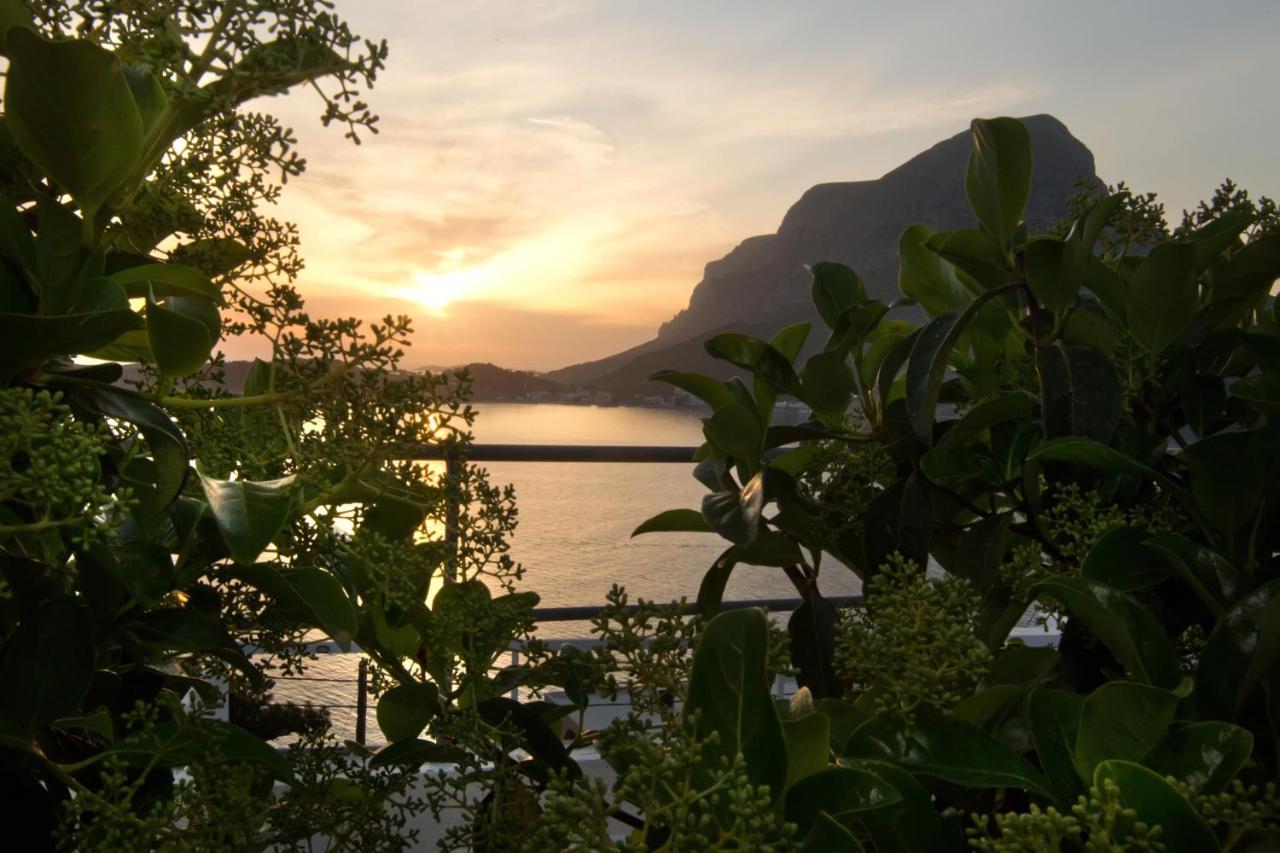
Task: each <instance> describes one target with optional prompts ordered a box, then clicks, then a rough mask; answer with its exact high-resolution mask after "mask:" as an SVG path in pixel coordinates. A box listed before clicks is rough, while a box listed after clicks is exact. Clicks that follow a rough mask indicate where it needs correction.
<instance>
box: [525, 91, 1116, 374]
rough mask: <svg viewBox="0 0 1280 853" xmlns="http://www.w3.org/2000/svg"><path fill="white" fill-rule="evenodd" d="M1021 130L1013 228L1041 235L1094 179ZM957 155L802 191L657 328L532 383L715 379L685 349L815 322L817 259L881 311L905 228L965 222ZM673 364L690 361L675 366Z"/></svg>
mask: <svg viewBox="0 0 1280 853" xmlns="http://www.w3.org/2000/svg"><path fill="white" fill-rule="evenodd" d="M1021 121H1022V122H1023V123H1024V124H1025V125H1026V126H1027V130H1028V131H1029V133H1030V136H1031V148H1032V157H1033V159H1034V161H1035V163H1036V168H1035V172H1034V173H1033V181H1032V188H1031V197H1030V200H1029V201H1028V204H1027V210H1026V216H1025V218H1026V221H1027V224H1028V226H1029V227H1030V228H1031V229H1032V231H1033V232H1035V231H1043V230H1045V229H1047V228H1048V227H1050V226H1051V225H1052V224H1053V223H1054V222H1056V221H1057V220H1058V219H1060V218H1062V217H1063V216H1064V215H1065V214H1066V204H1065V202H1066V199H1067V197H1068V196H1069V195H1070V194H1071V193H1072V192H1073V191H1074V190H1075V189H1076V187H1077V181H1078V180H1080V179H1091V180H1093V181H1097V180H1098V176H1097V174H1096V171H1095V165H1094V159H1093V153H1092V152H1091V151H1090V150H1089V149H1088V148H1087V147H1086V146H1085V145H1084V143H1083V142H1081V141H1080V140H1079V139H1077V138H1076V137H1075V136H1073V135H1072V134H1071V131H1070V130H1069V129H1068V128H1067V126H1066V125H1065V124H1064V123H1063V122H1061V121H1060V120H1059V119H1057V118H1055V117H1054V116H1051V115H1047V114H1040V115H1033V116H1027V117H1024V118H1022V119H1021ZM969 149H970V139H969V132H968V131H967V130H966V131H962V132H960V133H957V134H955V135H953V136H951V137H948V138H947V139H944V140H942V141H940V142H938V143H936V144H935V145H933V146H931V147H929V148H927V149H925V150H924V151H922V152H920V153H919V154H916V155H915V156H914V157H911V158H910V159H909V160H907V161H906V162H904V163H902V164H901V165H899V166H896V167H895V168H893V169H891V170H890V171H888V172H886V173H885V174H884V175H882V176H881V177H879V178H877V179H875V180H862V181H840V182H830V183H822V184H817V185H815V186H813V187H810V188H809V189H808V190H806V191H805V192H804V193H803V194H802V195H801V196H800V198H799V199H798V200H797V201H796V202H795V203H794V204H793V205H791V207H790V208H789V209H788V210H787V212H786V214H785V215H784V216H783V218H782V221H781V223H780V224H779V226H778V230H777V231H776V232H775V233H773V234H761V235H756V236H753V237H748V238H746V239H745V240H743V241H742V242H740V243H739V244H738V245H737V246H735V247H734V248H733V249H731V250H730V251H729V252H728V253H726V254H725V255H724V256H723V257H721V258H719V259H717V260H713V261H711V262H709V263H708V264H707V265H706V267H705V270H704V273H703V277H702V279H701V280H700V281H699V282H698V283H697V284H696V285H695V286H694V288H693V291H692V292H691V293H690V296H689V304H688V305H687V306H686V307H685V308H683V309H681V310H680V311H678V312H677V313H676V314H675V316H673V317H672V318H671V319H670V320H668V321H666V322H665V323H663V324H662V325H661V326H659V328H658V331H657V333H656V335H655V336H654V338H653V339H651V340H649V341H646V342H645V343H642V344H639V345H638V346H635V347H631V348H629V349H627V350H623V351H622V352H620V353H615V354H614V355H611V356H607V357H605V358H602V359H595V360H592V361H588V362H582V363H580V364H574V365H569V366H566V367H563V368H560V369H558V370H552V371H548V372H547V373H545V374H543V375H544V377H545V378H546V379H550V380H552V381H556V382H561V383H564V384H567V385H582V384H591V385H596V386H602V387H609V388H610V389H611V390H617V391H620V390H621V388H622V386H625V385H628V384H631V383H633V382H634V381H635V375H634V374H635V371H634V370H629V369H628V365H631V364H635V363H637V362H640V361H643V362H644V363H647V364H659V363H660V367H667V368H679V369H681V370H698V371H702V372H711V373H715V374H719V373H722V372H724V368H723V367H722V366H721V365H717V363H716V362H714V360H712V359H711V358H710V357H709V356H707V355H706V354H705V353H704V352H702V351H701V348H700V346H699V347H697V348H696V352H694V351H691V348H690V347H689V344H690V343H691V342H698V343H699V344H700V342H701V340H702V339H704V338H705V337H707V336H708V334H709V333H711V332H714V331H719V330H722V329H726V328H729V327H733V328H735V329H736V330H739V331H747V328H746V327H752V328H755V329H758V330H759V329H768V330H777V329H779V328H782V327H783V326H785V325H787V324H789V323H795V322H801V321H805V320H809V321H814V320H816V315H815V314H814V312H813V309H812V305H811V302H810V298H809V285H810V282H811V277H810V275H809V273H808V271H807V269H806V266H807V265H812V264H816V263H819V262H822V261H836V262H839V263H844V264H847V265H849V266H851V267H853V269H854V270H856V271H857V272H858V274H859V276H861V277H862V280H863V282H864V283H865V284H866V286H867V292H868V294H869V295H870V296H872V297H874V298H877V299H880V300H881V301H883V302H886V303H891V302H893V301H894V300H895V299H897V298H898V297H899V296H900V295H901V293H900V291H899V290H898V286H897V274H898V241H899V239H900V237H901V235H902V232H903V231H904V230H905V229H906V228H907V226H909V225H911V224H913V223H916V222H925V223H927V224H929V225H930V226H931V227H934V228H938V229H950V228H961V227H967V226H970V225H972V224H973V215H972V213H971V211H970V210H969V206H968V202H967V200H966V198H965V194H964V170H965V164H966V163H967V161H968V157H969ZM917 316H918V315H917ZM763 336H765V337H767V336H768V335H767V334H763ZM664 350H673V352H672V353H671V356H672V357H673V358H672V360H670V361H667V362H664V361H663V359H662V358H661V357H656V358H655V356H654V354H655V353H658V352H661V351H664ZM677 351H678V352H677ZM677 355H679V356H680V357H681V358H686V357H688V356H692V357H693V359H694V360H693V361H688V360H675V358H674V357H675V356H677ZM660 367H655V368H654V369H655V370H656V369H660ZM717 368H719V369H717ZM730 371H731V372H732V369H731V368H730ZM650 372H652V371H650ZM646 378H647V377H646ZM657 388H658V386H657V385H656V384H655V383H647V382H643V381H642V382H641V383H640V386H639V387H636V388H635V389H634V393H656V390H657Z"/></svg>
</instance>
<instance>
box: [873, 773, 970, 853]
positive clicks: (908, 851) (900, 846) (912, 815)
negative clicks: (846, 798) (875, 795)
mask: <svg viewBox="0 0 1280 853" xmlns="http://www.w3.org/2000/svg"><path fill="white" fill-rule="evenodd" d="M853 766H854V767H855V768H856V769H859V770H866V771H868V772H870V773H872V774H873V775H875V776H876V777H878V778H880V779H881V780H883V781H885V782H887V783H888V784H890V785H892V786H893V787H894V789H895V790H897V792H898V796H899V797H901V798H902V799H901V800H899V801H898V802H897V803H894V804H893V805H891V806H888V807H886V808H879V809H873V810H870V811H864V812H860V813H859V814H858V815H857V818H858V822H859V823H861V824H862V827H863V829H865V830H866V832H867V834H868V835H869V836H870V837H871V840H872V842H873V844H874V849H875V850H878V851H880V853H916V851H920V850H945V849H948V844H947V841H948V839H947V838H946V834H945V833H944V831H943V826H942V821H941V820H940V819H939V817H938V810H937V808H936V806H935V805H934V802H933V795H932V794H930V793H929V790H928V789H927V788H925V786H924V785H921V784H920V783H919V782H918V781H917V780H916V778H915V777H914V776H912V775H911V774H910V773H908V772H907V771H906V770H904V769H902V768H901V767H898V766H897V765H895V764H890V763H888V762H884V761H869V760H865V759H863V760H859V761H857V762H855V763H854V764H853Z"/></svg>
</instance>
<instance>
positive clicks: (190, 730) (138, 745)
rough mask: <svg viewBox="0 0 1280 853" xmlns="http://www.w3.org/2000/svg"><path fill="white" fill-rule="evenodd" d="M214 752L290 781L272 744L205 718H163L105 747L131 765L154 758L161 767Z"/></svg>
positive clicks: (289, 773)
mask: <svg viewBox="0 0 1280 853" xmlns="http://www.w3.org/2000/svg"><path fill="white" fill-rule="evenodd" d="M210 750H212V752H213V754H214V755H215V756H217V757H218V758H221V759H223V760H225V761H227V762H228V763H230V764H232V765H235V764H237V763H242V762H249V763H252V764H258V765H261V766H262V767H264V768H266V769H267V770H269V771H270V772H271V774H272V775H273V776H274V777H275V778H276V779H279V780H280V781H282V782H292V781H293V766H292V765H291V764H290V763H289V760H288V759H287V758H286V757H285V756H284V755H283V754H282V753H280V752H278V751H277V750H276V749H275V747H273V746H271V745H269V744H267V743H264V742H263V741H262V740H261V739H259V738H257V737H255V736H254V735H252V734H250V733H249V732H247V731H245V730H244V729H242V728H240V727H239V726H235V725H232V724H230V723H224V722H220V721H218V720H204V721H202V723H201V725H200V727H199V728H196V727H194V726H179V725H177V724H175V723H173V722H162V723H160V724H158V725H157V726H156V727H155V728H154V729H153V730H148V731H143V732H139V733H138V734H136V735H133V736H131V737H128V738H125V739H123V740H120V741H117V742H116V743H115V744H114V745H112V746H111V747H109V748H108V749H107V750H105V752H106V754H107V755H109V756H114V757H117V758H120V759H123V760H125V761H128V762H129V763H131V764H134V765H147V764H150V763H152V762H154V763H155V764H156V765H157V766H160V767H169V768H172V767H184V766H187V765H189V764H191V763H192V762H194V761H197V760H199V759H201V758H202V757H206V756H207V754H208V752H209V751H210Z"/></svg>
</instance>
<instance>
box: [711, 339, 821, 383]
mask: <svg viewBox="0 0 1280 853" xmlns="http://www.w3.org/2000/svg"><path fill="white" fill-rule="evenodd" d="M704 347H705V348H706V350H707V352H708V353H709V354H710V355H711V356H712V357H713V358H718V359H721V360H722V361H727V362H729V363H730V364H736V365H737V366H738V367H741V368H745V369H746V370H750V371H751V372H752V373H754V374H756V375H757V376H759V377H761V378H762V379H764V380H765V381H766V382H768V383H769V385H770V386H771V387H773V388H775V389H776V390H778V391H781V392H783V393H785V394H792V395H795V394H798V393H799V391H800V380H799V378H798V377H797V376H796V372H795V368H794V367H792V366H791V360H790V359H788V358H787V357H786V356H785V355H783V354H782V353H781V352H779V351H778V350H776V349H774V347H773V346H772V345H770V344H768V343H766V342H764V341H762V340H760V339H759V338H753V337H751V336H749V335H740V334H737V333H735V332H725V333H723V334H719V335H716V336H715V337H713V338H711V339H710V340H708V341H707V342H706V343H705V344H704Z"/></svg>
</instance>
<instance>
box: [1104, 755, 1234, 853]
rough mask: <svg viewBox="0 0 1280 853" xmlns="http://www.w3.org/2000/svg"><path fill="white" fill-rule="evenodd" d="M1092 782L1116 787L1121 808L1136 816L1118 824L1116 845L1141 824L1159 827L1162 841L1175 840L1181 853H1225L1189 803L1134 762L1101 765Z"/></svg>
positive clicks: (1114, 831)
mask: <svg viewBox="0 0 1280 853" xmlns="http://www.w3.org/2000/svg"><path fill="white" fill-rule="evenodd" d="M1092 782H1093V784H1094V786H1096V787H1098V788H1102V787H1103V785H1104V784H1105V783H1107V782H1113V783H1115V787H1116V790H1117V791H1118V796H1119V799H1120V805H1121V807H1122V808H1125V809H1132V810H1133V812H1134V815H1133V817H1132V818H1123V817H1122V818H1121V819H1120V820H1118V821H1116V825H1115V828H1114V829H1113V830H1112V833H1111V834H1112V839H1113V840H1114V841H1117V842H1124V841H1126V840H1127V839H1128V838H1129V834H1130V831H1131V827H1132V826H1133V823H1134V821H1140V822H1142V823H1145V824H1146V825H1147V826H1158V827H1160V829H1161V834H1160V837H1161V838H1165V839H1169V840H1171V841H1174V840H1175V839H1176V841H1174V843H1175V844H1176V845H1177V849H1179V850H1196V851H1205V853H1211V851H1215V850H1221V849H1222V847H1221V845H1219V844H1218V838H1217V836H1216V835H1214V833H1213V830H1211V829H1210V828H1209V825H1208V824H1206V823H1205V822H1204V818H1202V817H1200V815H1199V813H1197V812H1196V809H1195V807H1194V806H1192V805H1191V803H1190V801H1188V800H1187V798H1186V797H1185V796H1183V795H1182V793H1181V792H1179V791H1178V790H1177V789H1176V788H1174V787H1173V786H1172V785H1170V784H1169V783H1168V782H1166V781H1165V780H1164V779H1162V778H1161V777H1160V776H1159V775H1158V774H1156V773H1154V772H1152V771H1151V770H1148V769H1147V768H1145V767H1143V766H1141V765H1139V764H1135V763H1133V762H1131V761H1106V762H1103V763H1102V764H1100V765H1098V770H1097V772H1096V773H1095V774H1094V775H1093V777H1092Z"/></svg>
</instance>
